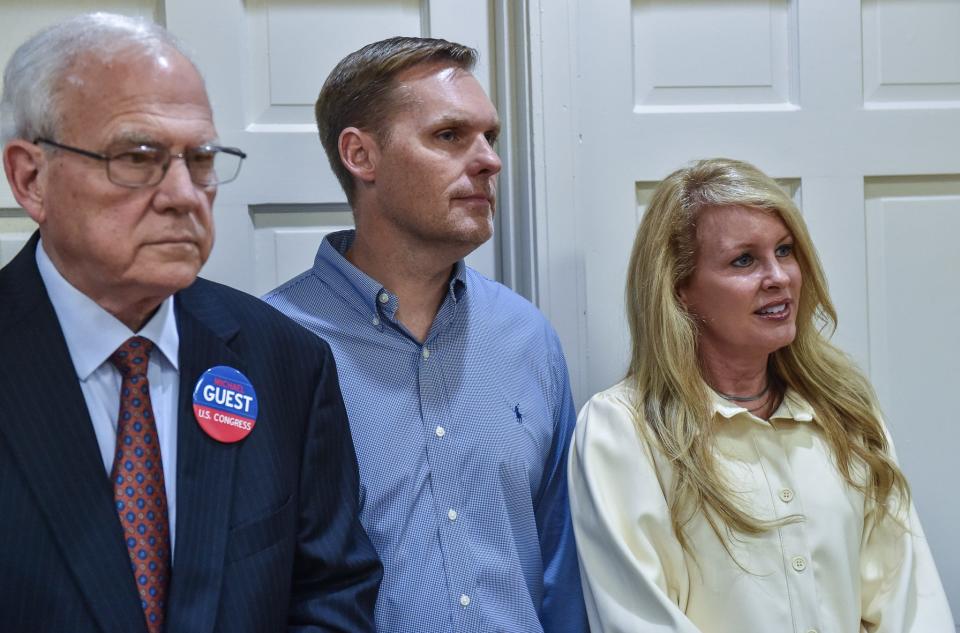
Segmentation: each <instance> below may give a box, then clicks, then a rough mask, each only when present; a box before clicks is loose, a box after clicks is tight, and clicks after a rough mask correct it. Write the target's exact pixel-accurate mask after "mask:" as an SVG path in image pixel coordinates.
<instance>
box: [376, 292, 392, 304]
mask: <svg viewBox="0 0 960 633" xmlns="http://www.w3.org/2000/svg"><path fill="white" fill-rule="evenodd" d="M377 300H379V301H380V303H386V302H387V301H390V295H388V294H387V293H385V292H381V293H380V296H378V297H377Z"/></svg>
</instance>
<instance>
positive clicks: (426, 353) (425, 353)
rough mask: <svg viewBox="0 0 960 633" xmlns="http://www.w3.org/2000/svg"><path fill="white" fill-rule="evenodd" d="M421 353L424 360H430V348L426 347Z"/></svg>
mask: <svg viewBox="0 0 960 633" xmlns="http://www.w3.org/2000/svg"><path fill="white" fill-rule="evenodd" d="M420 353H421V354H423V360H427V359H428V358H430V350H429V349H428V348H426V347H424V348H423V351H422V352H420Z"/></svg>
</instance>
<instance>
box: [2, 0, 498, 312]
mask: <svg viewBox="0 0 960 633" xmlns="http://www.w3.org/2000/svg"><path fill="white" fill-rule="evenodd" d="M48 5H49V6H48ZM93 10H105V11H112V12H117V13H124V14H128V15H139V16H143V17H147V18H149V19H152V20H155V21H157V22H158V23H161V24H164V25H165V26H167V28H168V29H169V30H170V31H171V32H173V33H174V34H175V35H176V36H177V37H179V38H180V39H181V40H182V41H183V42H184V44H185V45H186V47H187V48H188V49H189V50H190V51H191V52H192V54H193V56H194V58H195V60H196V62H197V63H198V65H199V66H200V68H201V71H202V72H203V74H204V76H205V77H206V80H207V87H208V90H209V93H210V97H211V100H212V101H213V109H214V114H215V117H216V123H217V127H218V129H219V131H220V136H221V140H222V141H223V143H224V144H227V145H235V146H237V147H240V148H242V149H243V150H245V151H246V152H247V154H248V155H249V158H248V159H247V161H246V162H245V163H244V166H243V170H242V172H241V174H240V178H239V180H237V181H235V182H233V183H230V184H228V185H225V186H223V187H221V188H220V191H219V193H218V197H217V202H216V205H215V214H216V227H217V240H216V245H215V247H214V250H213V254H212V256H211V258H210V261H209V262H208V263H207V265H206V267H205V268H204V271H203V275H204V276H206V277H209V278H212V279H216V280H218V281H222V282H224V283H227V284H229V285H232V286H234V287H237V288H240V289H242V290H246V291H248V292H251V293H254V294H260V293H263V292H265V291H267V290H269V289H271V288H273V287H274V286H276V285H277V284H278V283H280V282H282V281H285V280H286V279H287V278H289V277H291V276H293V275H294V274H296V273H299V272H300V271H302V270H304V269H306V268H307V267H309V266H310V265H311V264H312V263H313V256H314V254H315V252H316V248H317V246H318V245H319V243H320V239H321V238H322V236H323V235H325V234H326V233H328V232H330V231H332V230H336V229H338V228H342V227H344V226H349V225H350V224H351V223H352V218H351V216H350V213H349V208H348V207H347V205H346V198H345V196H344V194H343V192H342V191H341V189H340V187H339V185H338V183H337V181H336V178H335V177H334V176H333V172H332V171H331V170H330V168H329V166H328V163H327V159H326V156H325V155H324V153H323V149H322V148H321V146H320V141H319V139H318V137H317V131H316V124H315V123H314V118H313V103H314V101H315V100H316V97H317V94H318V93H319V91H320V86H321V85H322V84H323V80H324V79H325V78H326V76H327V74H328V73H329V72H330V70H331V69H332V68H333V66H334V65H335V64H336V62H337V61H339V60H340V59H341V58H342V57H343V56H344V55H346V54H347V53H349V52H350V51H353V50H355V49H357V48H359V47H360V46H362V45H364V44H367V43H369V42H373V41H375V40H378V39H382V38H385V37H390V36H393V35H422V36H433V37H443V38H447V39H451V40H455V41H458V42H461V43H464V44H468V45H470V46H473V47H475V48H477V49H478V51H479V52H480V63H479V65H478V68H477V71H476V74H477V76H478V78H479V79H480V82H481V83H482V84H483V85H484V87H486V88H487V89H488V92H489V91H490V88H491V86H494V85H495V84H496V82H495V81H494V80H493V72H494V71H493V67H492V60H493V58H494V54H493V50H492V49H493V43H494V37H493V32H492V25H493V23H494V19H495V18H494V15H493V10H494V8H493V5H492V3H490V2H486V1H483V0H315V1H307V0H246V1H244V2H241V1H239V0H209V1H204V2H192V1H191V0H80V1H77V2H72V3H40V4H38V3H30V2H26V1H17V0H9V1H7V0H5V1H4V2H3V3H0V63H4V64H5V63H6V60H7V59H8V58H9V56H10V54H11V53H12V52H13V49H14V48H15V46H16V45H17V44H19V43H20V42H22V41H23V39H25V38H26V37H27V36H28V35H29V34H30V33H32V32H34V31H36V30H37V29H39V28H41V27H42V26H45V25H47V24H50V23H52V22H54V21H56V20H58V19H62V18H64V17H67V16H69V15H73V14H77V13H81V12H84V11H93ZM493 96H495V95H493ZM0 189H2V190H3V191H2V193H0V264H2V263H5V262H6V261H8V260H9V259H10V258H11V257H12V256H13V254H15V253H16V251H17V250H18V248H19V246H20V245H21V244H22V243H23V242H24V241H26V239H27V237H29V235H30V233H31V232H32V231H33V228H34V227H33V225H32V223H31V222H30V221H29V220H27V219H26V218H25V216H24V214H23V212H22V211H20V210H19V209H17V205H16V202H15V201H14V200H13V197H12V195H11V194H10V193H9V191H8V190H7V188H6V187H2V188H0ZM495 258H496V253H495V247H494V244H493V243H492V242H491V243H488V244H487V245H485V246H484V247H482V248H481V249H479V250H478V251H477V252H475V253H474V254H473V255H472V256H471V257H470V262H471V264H473V265H474V266H475V267H476V268H478V269H479V270H481V271H482V272H484V273H485V274H487V275H488V276H490V277H495V276H496V274H497V266H496V263H495Z"/></svg>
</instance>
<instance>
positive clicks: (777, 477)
mask: <svg viewBox="0 0 960 633" xmlns="http://www.w3.org/2000/svg"><path fill="white" fill-rule="evenodd" d="M764 424H766V425H767V428H766V429H765V430H764V432H761V433H756V434H755V435H754V443H755V446H756V449H757V452H758V456H759V459H760V462H761V464H762V465H763V472H764V476H765V477H766V483H767V488H768V491H769V494H770V499H771V504H772V507H773V511H774V517H775V518H776V519H785V518H787V517H791V516H794V517H799V519H800V520H799V521H794V522H792V523H788V524H786V525H784V526H782V527H780V528H778V529H777V533H778V536H779V540H780V554H781V558H782V564H783V569H784V577H785V579H786V585H787V596H788V600H789V601H790V605H789V606H790V613H791V616H792V619H793V622H792V624H793V628H792V630H793V631H794V632H795V633H819V632H820V631H821V630H822V628H821V627H822V625H821V622H820V610H819V604H818V599H817V595H818V592H817V582H816V577H815V575H814V569H813V559H812V556H811V554H812V552H811V551H810V545H809V540H808V539H807V529H808V526H807V523H806V518H807V517H806V514H805V513H804V510H803V503H802V500H801V499H800V497H799V495H798V494H797V486H796V483H795V482H796V477H795V474H794V472H793V468H792V467H791V464H790V455H789V451H787V450H786V449H785V448H784V446H783V441H784V439H783V438H782V437H781V434H778V433H777V431H776V429H775V427H774V426H772V425H769V423H766V422H765V423H764ZM787 441H788V440H787Z"/></svg>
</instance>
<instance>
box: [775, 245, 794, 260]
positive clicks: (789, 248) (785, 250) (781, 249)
mask: <svg viewBox="0 0 960 633" xmlns="http://www.w3.org/2000/svg"><path fill="white" fill-rule="evenodd" d="M776 252H777V257H787V256H789V255H791V254H792V253H793V244H781V245H780V246H778V247H777V251H776Z"/></svg>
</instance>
